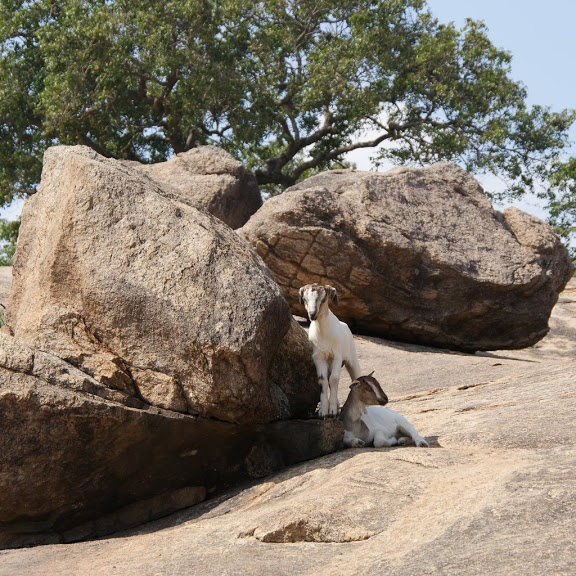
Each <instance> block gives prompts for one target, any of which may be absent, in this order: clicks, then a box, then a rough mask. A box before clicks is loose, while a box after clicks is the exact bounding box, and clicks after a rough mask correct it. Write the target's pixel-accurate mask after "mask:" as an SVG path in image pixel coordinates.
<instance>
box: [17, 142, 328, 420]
mask: <svg viewBox="0 0 576 576" xmlns="http://www.w3.org/2000/svg"><path fill="white" fill-rule="evenodd" d="M169 192H170V191H169ZM169 192H168V193H166V192H165V191H164V189H163V188H161V187H160V186H159V185H158V184H156V183H155V182H153V181H151V180H150V179H149V178H147V177H145V176H144V175H142V173H141V171H140V170H139V169H138V168H134V167H132V166H131V165H126V164H125V163H121V162H117V161H115V160H110V159H105V158H103V157H102V156H99V155H98V154H96V153H95V152H93V151H92V150H90V149H89V148H86V147H54V148H51V149H49V150H48V151H47V152H46V155H45V159H44V170H43V174H42V183H41V186H40V190H39V191H38V193H37V194H36V195H35V196H33V197H32V198H31V199H30V200H29V201H28V202H27V203H26V205H25V206H24V210H23V213H22V226H21V229H20V237H19V240H18V250H17V253H16V257H15V260H14V268H13V283H12V293H11V297H10V300H9V304H8V313H7V318H6V320H7V324H8V326H9V328H10V330H11V331H12V334H13V335H14V336H15V337H16V338H17V339H18V340H19V341H20V342H22V343H26V344H29V345H31V346H34V347H36V348H38V349H40V350H44V351H47V352H50V353H53V354H55V355H56V356H58V357H60V358H62V359H64V360H66V361H67V362H69V363H71V364H72V365H74V366H76V367H78V368H80V369H81V370H83V371H84V372H86V373H87V374H89V375H90V376H93V377H94V378H96V379H97V380H98V381H99V382H102V383H103V384H105V385H106V386H108V387H109V388H114V389H118V390H122V391H124V392H126V393H127V394H129V395H131V396H134V397H137V398H140V399H143V400H144V401H146V402H147V403H149V404H151V405H154V406H158V407H160V408H164V409H169V410H174V411H177V412H184V413H190V414H197V415H202V416H205V417H214V418H218V419H221V420H226V421H233V422H240V423H242V422H243V423H253V422H269V421H272V420H278V419H282V418H290V417H302V416H307V415H308V414H309V413H310V412H313V410H314V408H315V406H316V402H317V398H318V390H317V386H316V384H315V373H314V367H313V364H312V361H311V351H310V348H309V345H308V344H307V338H306V334H305V332H304V331H303V330H302V329H301V328H300V327H299V326H298V325H297V324H296V323H295V322H294V321H293V320H292V317H291V314H290V310H289V307H288V305H287V303H286V301H285V299H284V297H283V295H282V291H281V290H280V288H279V287H278V286H277V284H276V283H275V282H274V279H273V278H272V276H271V274H270V272H269V271H268V269H267V268H266V266H265V265H264V264H263V262H262V261H261V259H260V258H259V257H258V256H257V255H256V254H255V253H254V251H253V250H252V249H251V248H250V247H249V246H248V245H247V244H246V243H245V242H244V241H243V240H242V239H241V238H239V237H238V236H237V235H236V233H235V232H234V231H233V230H231V229H230V228H229V227H228V226H226V225H225V224H223V223H222V222H220V221H219V220H217V219H216V218H214V217H212V216H211V215H209V214H208V213H206V212H205V211H203V210H201V209H198V208H195V207H193V206H190V205H188V204H185V203H183V202H180V201H179V200H178V199H174V198H173V197H170V193H169ZM287 335H288V338H289V340H290V343H291V345H286V343H284V344H283V341H284V340H285V337H286V336H287ZM278 355H279V356H278Z"/></svg>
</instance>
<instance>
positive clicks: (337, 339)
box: [300, 284, 361, 417]
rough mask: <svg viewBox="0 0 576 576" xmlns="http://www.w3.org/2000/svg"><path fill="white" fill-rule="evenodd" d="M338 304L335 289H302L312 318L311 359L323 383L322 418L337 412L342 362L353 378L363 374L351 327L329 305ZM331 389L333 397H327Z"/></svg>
mask: <svg viewBox="0 0 576 576" xmlns="http://www.w3.org/2000/svg"><path fill="white" fill-rule="evenodd" d="M328 300H330V302H332V303H333V304H338V295H337V293H336V288H333V287H332V286H321V285H320V284H307V285H306V286H302V288H300V302H301V304H302V305H303V306H304V307H305V308H306V312H308V317H309V318H310V330H309V331H308V338H309V339H310V342H312V347H313V352H312V359H313V360H314V364H315V366H316V373H317V374H318V384H319V385H320V388H321V391H320V410H319V415H320V417H325V416H336V415H337V414H338V383H339V381H340V372H341V370H342V365H345V366H346V370H348V373H349V374H350V378H352V380H354V379H356V378H358V376H360V374H361V370H360V364H359V363H358V354H357V353H356V346H355V344H354V338H353V337H352V332H350V328H348V326H347V325H346V324H345V323H344V322H340V320H338V318H336V316H334V314H333V313H332V311H331V310H330V308H329V306H328ZM328 389H330V399H328Z"/></svg>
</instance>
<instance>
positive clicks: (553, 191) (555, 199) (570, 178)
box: [547, 158, 576, 266]
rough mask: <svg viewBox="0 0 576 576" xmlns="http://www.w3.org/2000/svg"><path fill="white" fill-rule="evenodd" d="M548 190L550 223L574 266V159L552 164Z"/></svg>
mask: <svg viewBox="0 0 576 576" xmlns="http://www.w3.org/2000/svg"><path fill="white" fill-rule="evenodd" d="M550 185H551V188H550V189H549V190H548V193H547V195H548V209H549V211H550V222H551V224H552V225H553V226H554V228H555V230H556V232H557V233H558V234H559V235H560V237H562V238H563V239H564V241H565V243H566V244H567V245H569V248H568V249H569V251H570V253H571V256H572V259H573V260H574V265H575V266H576V247H575V244H576V158H570V159H568V161H566V162H564V163H562V162H556V163H554V166H553V169H552V173H551V175H550Z"/></svg>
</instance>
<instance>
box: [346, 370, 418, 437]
mask: <svg viewBox="0 0 576 576" xmlns="http://www.w3.org/2000/svg"><path fill="white" fill-rule="evenodd" d="M372 374H373V372H372ZM372 374H370V375H369V376H360V377H359V378H358V379H357V380H355V381H354V382H352V384H351V385H350V394H348V398H347V399H346V402H345V403H344V406H343V407H342V412H341V413H340V419H341V420H342V422H343V423H344V445H345V446H347V447H349V448H361V447H362V446H368V445H369V444H372V443H374V447H375V448H382V446H396V445H397V444H400V445H404V444H406V443H407V442H408V440H409V439H410V438H411V439H412V440H413V441H414V444H416V446H428V442H426V440H424V438H422V437H421V436H420V435H419V434H418V432H417V431H416V428H414V426H412V424H410V422H408V420H406V418H404V416H402V415H401V414H398V412H394V410H390V408H384V404H387V403H388V397H387V396H386V394H385V393H384V391H383V390H382V388H381V387H380V384H379V383H378V380H376V378H373V377H372Z"/></svg>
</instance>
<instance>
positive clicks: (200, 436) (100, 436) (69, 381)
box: [0, 333, 343, 548]
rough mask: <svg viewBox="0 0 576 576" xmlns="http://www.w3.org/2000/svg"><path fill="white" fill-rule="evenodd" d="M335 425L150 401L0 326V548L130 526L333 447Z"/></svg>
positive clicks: (338, 429)
mask: <svg viewBox="0 0 576 576" xmlns="http://www.w3.org/2000/svg"><path fill="white" fill-rule="evenodd" d="M342 434H343V432H342V428H341V425H340V423H339V422H336V421H321V420H304V421H301V420H289V421H279V422H273V423H271V424H253V425H251V424H247V425H240V424H232V423H227V422H219V421H215V420H210V419H205V418H199V417H193V416H190V415H185V414H179V413H176V412H172V411H167V410H162V409H159V408H154V407H151V406H149V405H148V404H146V403H145V402H142V401H141V400H138V399H135V398H134V397H132V396H130V395H129V394H127V393H125V392H122V391H118V390H111V389H109V388H107V387H106V386H104V385H102V384H101V383H100V382H98V381H97V380H95V379H94V378H91V377H90V376H88V375H87V374H85V373H84V372H82V371H80V370H79V369H77V368H75V367H74V366H72V365H70V364H68V363H67V362H65V361H63V360H62V359H60V358H58V357H56V356H53V355H52V354H49V353H46V352H43V351H40V350H37V349H34V348H32V347H30V346H27V345H25V344H22V343H19V342H17V341H15V340H14V339H13V338H12V337H11V336H8V335H6V334H2V333H0V464H1V465H0V493H2V498H0V548H6V547H15V546H25V545H30V544H42V543H50V542H66V541H74V540H78V539H82V538H88V537H96V536H101V535H103V534H108V533H110V532H113V531H116V530H120V529H126V528H128V527H131V526H135V525H138V524H141V523H143V522H146V521H149V520H152V519H154V518H158V517H161V516H165V515H166V514H169V513H171V512H174V511H176V510H179V509H181V508H183V507H186V506H190V505H192V504H196V503H198V502H200V501H202V500H203V499H204V498H205V496H206V494H214V492H215V491H221V490H223V489H224V488H227V487H229V486H231V485H233V484H236V483H238V482H241V481H242V480H246V479H252V478H259V477H261V476H264V475H266V474H270V473H271V472H273V471H275V470H278V469H279V468H281V467H283V466H286V465H289V464H294V463H295V462H300V461H302V459H306V458H314V457H318V456H320V455H323V454H326V453H328V452H331V451H334V450H335V449H337V448H338V447H339V446H340V445H341V440H342Z"/></svg>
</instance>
